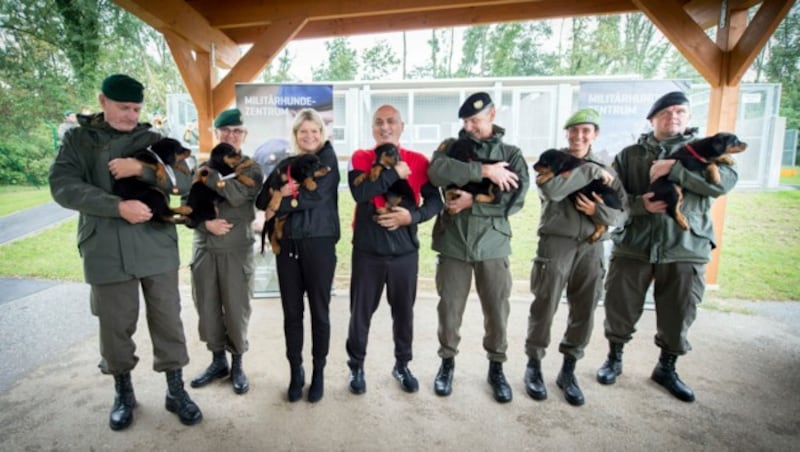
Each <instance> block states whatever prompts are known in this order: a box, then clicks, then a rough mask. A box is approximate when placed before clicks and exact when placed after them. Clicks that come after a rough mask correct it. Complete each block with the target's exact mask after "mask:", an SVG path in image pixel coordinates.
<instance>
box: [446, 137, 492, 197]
mask: <svg viewBox="0 0 800 452" xmlns="http://www.w3.org/2000/svg"><path fill="white" fill-rule="evenodd" d="M437 152H445V153H446V155H447V156H448V157H450V158H454V159H456V160H459V161H461V162H465V163H469V162H480V163H486V164H493V163H497V162H498V161H497V160H490V159H481V158H478V156H477V153H476V149H475V143H474V142H472V141H470V140H468V139H465V138H459V139H457V140H456V139H452V138H451V139H448V140H445V141H443V142H442V143H441V144H440V145H439V147H438V148H437ZM457 190H462V191H465V192H467V193H469V194H471V195H472V198H473V200H474V201H475V202H481V203H489V204H496V203H498V202H500V192H501V190H500V187H499V186H498V185H497V184H495V183H494V182H492V181H491V180H489V179H488V178H485V177H484V178H483V179H481V181H480V182H469V183H467V184H465V185H462V186H460V187H459V186H457V185H455V184H453V185H449V186H447V188H446V189H445V192H444V195H445V199H447V200H448V201H452V200H453V199H456V198H458V197H459V196H460V194H459V193H458V191H457ZM448 213H450V212H448Z"/></svg>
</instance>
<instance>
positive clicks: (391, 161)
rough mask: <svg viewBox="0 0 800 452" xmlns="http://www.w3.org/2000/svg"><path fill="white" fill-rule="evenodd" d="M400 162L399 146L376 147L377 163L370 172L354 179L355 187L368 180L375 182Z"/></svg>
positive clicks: (389, 144) (383, 145)
mask: <svg viewBox="0 0 800 452" xmlns="http://www.w3.org/2000/svg"><path fill="white" fill-rule="evenodd" d="M400 160H401V159H400V151H399V150H398V149H397V146H395V145H393V144H391V143H384V144H382V145H380V146H378V147H376V148H375V163H373V164H372V169H370V170H369V172H366V173H361V174H359V175H358V177H356V178H355V179H353V185H354V186H356V187H358V186H359V185H361V183H362V182H364V181H365V180H366V179H367V178H369V180H370V181H372V182H375V181H376V180H378V178H379V177H381V173H383V170H385V169H389V168H394V166H395V165H397V162H399V161H400Z"/></svg>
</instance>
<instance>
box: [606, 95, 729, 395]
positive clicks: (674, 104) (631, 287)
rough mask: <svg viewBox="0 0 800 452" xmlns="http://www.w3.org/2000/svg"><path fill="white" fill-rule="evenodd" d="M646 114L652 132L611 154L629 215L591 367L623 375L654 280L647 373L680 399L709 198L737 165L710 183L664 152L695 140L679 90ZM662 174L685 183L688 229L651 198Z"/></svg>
mask: <svg viewBox="0 0 800 452" xmlns="http://www.w3.org/2000/svg"><path fill="white" fill-rule="evenodd" d="M647 119H648V120H649V121H650V124H651V125H652V127H653V131H652V132H649V133H646V134H643V135H642V136H641V137H640V138H639V140H638V142H637V143H636V144H633V145H631V146H628V147H626V148H625V149H623V150H622V151H621V152H620V153H619V154H617V156H616V157H615V158H614V163H613V168H614V170H615V171H616V172H617V174H618V176H619V179H620V181H621V182H622V185H623V186H624V187H625V190H626V194H627V202H628V206H627V207H628V209H627V210H628V212H629V219H628V220H627V221H626V222H625V225H624V226H623V227H622V228H620V229H618V230H616V231H614V232H613V234H612V240H613V241H614V247H613V249H612V257H611V263H610V266H609V269H608V275H607V276H606V296H605V313H606V320H605V336H606V339H608V342H609V352H608V359H607V360H606V361H605V362H604V363H603V365H602V367H601V368H600V370H598V371H597V380H598V381H599V382H600V383H602V384H606V385H610V384H614V382H615V381H616V379H617V377H618V376H620V375H621V374H622V349H623V346H624V345H625V344H626V343H627V342H629V341H630V340H631V339H632V338H633V333H634V331H635V327H636V323H637V322H638V321H639V318H640V317H641V314H642V309H643V305H644V301H645V294H646V292H647V289H648V287H649V286H650V284H651V282H652V284H653V286H654V296H655V305H656V322H657V323H658V331H657V333H656V336H655V343H656V345H657V346H658V347H659V348H660V349H661V355H660V357H659V359H658V363H657V364H656V366H655V369H654V370H653V374H652V377H651V378H652V379H653V380H654V381H655V382H656V383H658V384H659V385H661V386H663V387H664V388H665V389H666V390H667V391H669V392H670V394H672V395H673V396H675V397H677V398H678V399H680V400H683V401H685V402H692V401H694V399H695V395H694V392H693V391H692V389H691V388H690V387H689V386H688V385H686V384H685V383H684V382H683V381H681V380H680V378H678V374H677V372H676V371H675V362H676V360H677V359H678V356H681V355H683V354H685V353H687V352H688V351H689V350H691V346H690V345H689V340H688V332H689V327H690V326H691V325H692V323H693V322H694V320H695V317H696V315H697V305H698V303H700V302H701V301H702V299H703V293H704V291H705V267H706V263H707V262H708V261H709V260H710V258H711V250H712V249H714V247H716V243H715V239H714V229H713V225H712V222H711V203H712V201H713V199H714V198H717V197H718V196H722V195H724V194H725V193H727V192H728V191H730V190H731V189H733V187H734V185H735V184H736V182H737V180H738V175H737V172H736V168H735V167H734V166H732V165H721V166H720V176H721V178H720V182H719V184H713V183H711V182H709V181H707V180H706V177H705V175H704V174H702V173H701V172H699V171H690V170H688V169H687V168H685V167H684V166H683V165H682V164H681V163H680V162H678V161H677V160H674V159H669V158H668V157H669V156H670V154H672V153H674V152H676V151H677V150H678V149H680V148H681V147H683V146H684V145H686V144H687V143H689V142H691V141H694V140H696V139H697V138H699V136H698V132H697V129H696V128H690V127H689V126H688V125H689V120H690V119H691V112H690V109H689V99H688V97H687V96H686V94H684V93H682V92H680V91H674V92H670V93H667V94H665V95H663V96H661V97H660V98H659V99H657V100H656V101H655V102H654V103H653V106H652V108H650V111H649V112H648V113H647ZM661 176H667V177H668V178H669V180H670V181H672V182H675V183H676V184H678V185H680V186H681V187H683V207H682V210H683V211H684V212H687V213H688V212H691V214H687V215H686V216H687V219H688V221H689V225H690V230H683V229H681V228H680V227H679V226H678V224H677V222H675V221H674V220H673V219H672V218H671V217H669V216H668V215H664V212H665V211H666V207H667V206H666V203H665V202H663V201H653V200H652V197H653V193H652V192H649V191H648V187H649V184H650V182H651V181H653V180H655V179H657V178H659V177H661Z"/></svg>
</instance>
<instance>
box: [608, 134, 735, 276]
mask: <svg viewBox="0 0 800 452" xmlns="http://www.w3.org/2000/svg"><path fill="white" fill-rule="evenodd" d="M697 138H699V137H698V136H697V129H695V128H691V129H687V130H686V132H685V133H683V134H680V135H677V136H674V137H671V138H668V139H666V140H664V141H661V142H659V141H656V139H655V137H654V136H653V134H652V132H651V133H647V134H644V135H642V136H641V137H640V138H639V141H638V142H637V143H636V144H634V145H632V146H628V147H626V148H625V149H623V150H622V151H621V152H620V153H619V154H617V156H616V157H615V158H614V163H613V167H614V170H615V171H616V172H617V174H618V175H619V178H620V181H621V182H622V185H623V186H624V187H625V191H626V192H627V194H628V197H627V202H628V212H629V214H628V218H627V220H626V221H625V224H624V226H623V227H622V228H621V229H618V230H616V231H614V232H613V233H612V235H611V236H612V239H613V241H614V248H613V249H612V254H613V255H616V256H625V257H630V258H635V259H639V260H642V261H645V262H650V263H654V264H656V263H670V262H695V263H706V262H708V260H709V259H710V257H711V250H712V249H713V248H714V247H716V243H715V242H714V227H713V224H712V222H711V203H712V200H713V198H716V197H718V196H721V195H724V194H725V193H727V192H728V191H730V190H731V189H733V187H734V186H735V185H736V182H737V180H738V173H737V172H736V168H735V167H733V166H728V165H720V183H719V185H715V184H712V183H711V182H708V181H707V180H706V178H705V175H704V174H703V173H702V172H700V171H697V172H692V171H689V170H687V169H686V168H684V166H683V165H682V164H681V163H680V162H677V163H675V165H673V166H672V170H671V171H670V173H669V180H670V181H672V182H675V183H677V184H678V185H680V186H681V187H683V207H682V208H681V210H682V212H683V213H684V214H685V215H686V219H687V220H688V222H689V226H690V230H689V231H684V230H683V229H681V228H680V227H679V226H678V224H677V223H676V222H675V220H673V219H672V218H671V217H669V216H668V215H666V214H663V215H658V214H656V215H653V214H651V213H649V212H647V211H646V210H645V208H644V204H643V203H642V195H643V194H644V193H646V192H647V188H648V186H649V185H650V166H651V164H652V163H653V161H654V160H659V159H664V158H666V157H667V156H668V155H670V154H672V153H673V152H675V151H676V150H678V149H679V148H680V147H681V146H683V145H684V144H686V143H688V142H691V141H694V140H696V139H697Z"/></svg>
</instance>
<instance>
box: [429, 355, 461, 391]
mask: <svg viewBox="0 0 800 452" xmlns="http://www.w3.org/2000/svg"><path fill="white" fill-rule="evenodd" d="M455 368H456V360H455V358H442V365H441V366H439V372H437V373H436V379H435V380H433V392H435V393H436V395H439V396H449V395H450V393H451V392H453V370H454V369H455Z"/></svg>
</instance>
